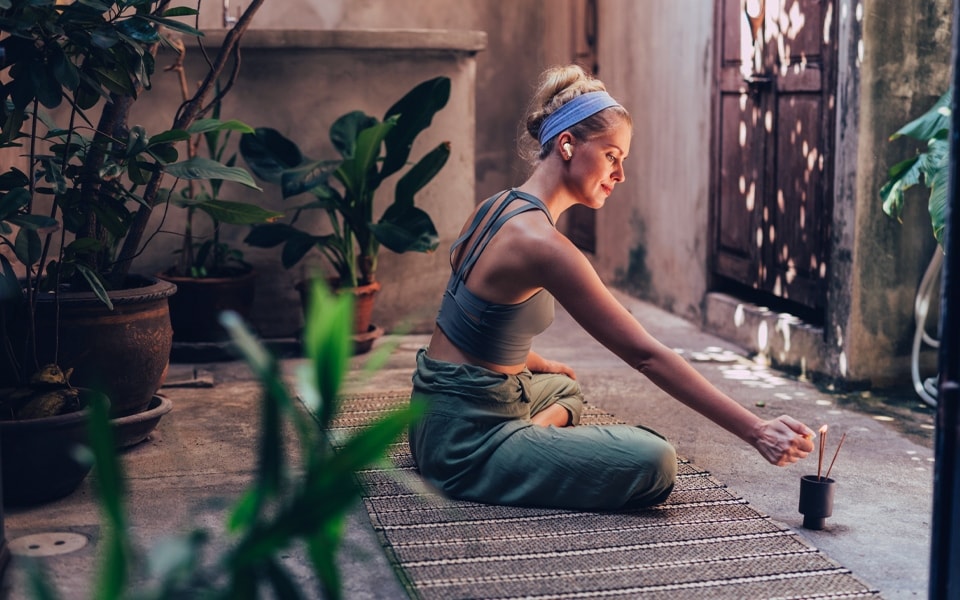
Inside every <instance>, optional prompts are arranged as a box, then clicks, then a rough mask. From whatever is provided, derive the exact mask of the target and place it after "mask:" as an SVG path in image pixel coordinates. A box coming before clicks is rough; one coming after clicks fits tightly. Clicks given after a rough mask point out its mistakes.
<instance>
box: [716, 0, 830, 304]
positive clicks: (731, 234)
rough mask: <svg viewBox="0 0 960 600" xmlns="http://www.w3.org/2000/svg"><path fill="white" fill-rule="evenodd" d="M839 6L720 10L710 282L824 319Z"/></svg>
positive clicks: (730, 1) (792, 1) (803, 3)
mask: <svg viewBox="0 0 960 600" xmlns="http://www.w3.org/2000/svg"><path fill="white" fill-rule="evenodd" d="M833 2H834V0H767V1H764V0H717V11H716V13H715V14H716V15H717V17H718V18H717V35H716V37H717V40H719V42H718V43H719V44H720V47H719V48H718V52H717V55H718V57H719V64H718V71H717V86H716V94H717V107H718V108H717V111H716V113H715V122H714V140H715V146H714V147H715V148H716V156H715V162H714V185H713V200H712V202H713V215H714V235H713V239H714V244H713V249H714V257H715V259H714V264H713V272H714V274H715V275H716V276H717V280H718V282H719V283H721V284H723V282H728V283H733V284H735V285H740V286H743V287H744V288H745V289H752V290H754V292H751V294H754V295H755V296H756V298H755V299H757V300H759V301H767V300H769V299H770V298H775V299H779V300H782V301H786V302H787V303H788V304H796V305H798V306H801V307H803V308H807V309H814V310H819V309H821V308H823V306H824V305H825V302H826V279H825V278H826V269H827V265H826V263H825V257H826V255H827V240H828V232H829V224H830V223H829V215H830V210H831V207H832V200H831V189H830V186H829V182H830V177H829V172H828V171H829V166H830V163H831V161H830V156H831V155H832V144H833V140H832V131H833V127H832V120H833V110H832V106H833V102H832V98H833V94H834V89H835V85H836V84H835V75H834V73H835V70H834V64H835V60H834V57H835V54H836V44H835V35H834V33H833V32H834V30H835V25H834V23H833V21H834V19H833Z"/></svg>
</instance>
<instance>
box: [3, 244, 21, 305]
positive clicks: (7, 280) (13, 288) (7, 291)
mask: <svg viewBox="0 0 960 600" xmlns="http://www.w3.org/2000/svg"><path fill="white" fill-rule="evenodd" d="M22 296H23V288H22V287H21V286H20V280H19V279H18V278H17V273H16V271H14V270H13V265H11V264H10V261H9V260H8V259H7V257H6V256H4V255H3V254H0V303H6V302H11V301H18V300H20V298H22Z"/></svg>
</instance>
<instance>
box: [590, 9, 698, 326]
mask: <svg viewBox="0 0 960 600" xmlns="http://www.w3.org/2000/svg"><path fill="white" fill-rule="evenodd" d="M600 6H601V20H600V30H601V32H602V34H601V36H600V52H599V53H600V56H599V62H600V65H601V66H600V69H601V72H600V76H601V78H602V79H603V80H604V81H605V82H606V84H607V87H608V88H609V89H610V91H611V93H612V94H614V95H615V96H616V97H617V99H618V100H619V101H620V102H621V103H623V104H624V106H626V107H627V109H628V110H629V111H630V113H631V114H632V115H633V120H634V132H633V143H632V147H631V151H630V156H629V157H628V158H627V160H626V163H625V170H626V176H627V179H626V182H625V183H624V184H621V185H618V186H617V192H616V195H615V196H614V197H612V198H611V200H610V202H608V203H607V205H606V206H605V207H604V209H603V210H602V211H600V212H599V213H598V215H597V219H598V227H599V235H598V248H597V256H596V265H597V268H598V270H599V271H600V273H601V275H602V276H603V277H604V278H605V279H606V280H607V281H611V282H616V283H617V284H619V285H621V286H622V287H624V288H625V289H627V290H629V291H630V292H631V293H633V294H634V295H636V296H638V297H641V298H644V299H647V300H650V301H652V302H654V303H656V304H658V305H660V306H662V307H664V308H667V309H668V310H670V311H671V312H674V313H676V314H678V315H680V316H682V317H685V318H689V319H699V317H700V314H701V309H700V304H701V301H702V299H703V295H704V293H705V292H706V285H707V273H706V267H707V250H708V231H709V227H708V220H709V196H708V190H709V179H710V154H709V152H710V106H711V81H712V72H713V31H712V28H713V8H712V3H711V2H705V1H704V0H648V1H645V2H633V1H631V0H607V1H604V2H601V3H600Z"/></svg>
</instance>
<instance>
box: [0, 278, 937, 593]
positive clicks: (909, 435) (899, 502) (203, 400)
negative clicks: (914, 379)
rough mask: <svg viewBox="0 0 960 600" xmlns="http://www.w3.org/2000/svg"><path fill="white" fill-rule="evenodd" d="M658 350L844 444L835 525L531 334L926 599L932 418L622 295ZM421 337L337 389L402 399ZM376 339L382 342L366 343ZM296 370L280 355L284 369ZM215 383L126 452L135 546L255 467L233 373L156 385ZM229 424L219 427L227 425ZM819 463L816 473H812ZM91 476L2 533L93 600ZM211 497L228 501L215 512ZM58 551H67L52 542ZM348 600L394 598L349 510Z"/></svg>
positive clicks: (594, 392)
mask: <svg viewBox="0 0 960 600" xmlns="http://www.w3.org/2000/svg"><path fill="white" fill-rule="evenodd" d="M619 297H620V299H621V301H622V302H623V303H624V304H625V305H626V306H627V307H628V308H629V309H630V310H631V311H632V312H633V314H634V315H636V317H637V318H638V319H639V320H640V322H641V323H643V324H644V325H645V326H646V327H647V328H648V329H649V330H650V331H651V332H652V333H653V334H654V335H655V336H656V337H657V338H658V339H660V340H661V341H663V342H664V343H665V344H667V345H668V346H670V347H672V348H675V349H677V350H678V351H680V352H682V353H683V355H684V356H686V357H687V358H688V360H690V361H691V362H692V363H693V364H694V365H695V366H696V367H697V369H698V370H699V371H701V372H702V373H703V374H704V375H705V376H706V377H707V378H709V379H710V380H711V381H713V382H714V384H715V385H717V386H719V387H720V388H722V389H723V390H724V391H726V392H727V393H729V394H730V395H731V396H732V397H734V398H735V399H737V400H738V401H739V402H741V403H742V404H743V405H744V406H747V407H748V408H750V409H751V410H754V411H756V412H757V413H758V414H760V415H763V416H766V417H773V416H777V415H780V414H783V413H787V414H790V415H792V416H794V417H796V418H798V419H800V420H802V421H804V422H805V423H807V424H808V425H809V426H810V427H812V428H814V429H817V428H818V427H820V426H821V425H822V424H828V425H829V427H830V429H829V432H828V438H827V452H826V454H827V457H828V458H830V457H832V455H833V451H834V450H835V449H836V445H837V443H838V442H839V440H840V436H841V435H842V434H843V433H844V432H845V433H846V434H847V438H846V441H845V442H844V445H843V448H842V450H841V452H840V454H839V456H838V458H837V461H836V464H835V466H834V468H833V472H832V473H831V477H832V478H834V479H836V480H837V487H836V498H835V504H834V513H833V516H832V517H831V518H830V519H828V520H827V527H826V528H825V529H824V530H822V531H810V530H806V529H803V528H802V527H801V523H802V516H801V515H800V514H799V513H798V512H797V501H798V496H799V479H800V477H801V476H802V475H806V474H810V473H814V474H815V473H816V470H817V460H816V456H811V457H810V458H808V459H807V460H806V461H804V462H803V463H801V464H798V465H793V466H790V467H786V468H777V467H773V466H770V465H768V464H767V463H766V462H765V461H763V460H762V459H761V458H760V456H759V454H757V453H756V452H755V451H754V450H753V449H752V448H750V447H748V446H746V445H745V444H744V443H742V442H741V441H740V440H738V439H737V438H735V437H733V436H732V435H730V434H728V433H727V432H725V431H723V430H721V429H719V428H718V427H716V426H714V425H713V424H712V423H710V422H709V421H708V420H706V419H704V418H703V417H701V416H699V415H698V414H696V413H694V412H693V411H691V410H689V409H687V408H686V407H684V406H683V405H681V404H680V403H678V402H676V401H674V400H673V399H671V398H670V397H668V396H666V395H665V394H664V393H663V392H661V391H660V390H659V389H657V388H656V387H654V386H653V385H652V384H651V383H650V382H649V381H647V380H646V379H645V378H643V377H642V376H640V375H639V374H637V373H636V372H635V371H633V370H632V369H630V368H628V367H626V366H625V365H623V364H622V363H620V362H619V360H618V359H616V358H615V357H614V356H613V355H612V354H611V353H609V352H608V351H606V350H605V349H604V348H603V347H601V346H600V345H599V344H597V343H596V342H595V341H593V340H592V339H590V338H589V337H588V336H586V334H584V333H583V332H582V330H581V329H580V328H579V327H578V326H577V325H576V324H575V323H574V322H573V321H572V319H571V318H570V317H569V316H568V315H567V314H566V313H564V312H563V311H558V314H557V319H556V321H555V323H554V325H553V326H552V327H551V328H550V329H549V330H548V331H547V332H545V333H544V334H543V335H542V336H540V337H539V338H537V340H536V342H535V346H534V347H535V349H536V350H537V351H538V352H540V353H541V354H543V355H545V356H547V357H549V358H553V359H556V360H561V361H564V362H567V363H568V364H570V365H571V366H573V367H574V368H575V369H576V371H577V373H578V378H579V380H580V382H581V385H582V386H583V388H584V391H585V393H586V395H587V399H588V401H589V402H592V403H593V404H595V405H597V406H599V407H601V408H603V409H605V410H607V411H608V412H611V413H613V414H615V415H617V416H618V417H620V418H621V419H623V420H624V421H626V422H628V423H643V424H646V425H649V426H652V427H654V428H655V429H657V430H658V431H660V432H661V433H663V434H665V435H666V436H667V437H668V438H669V439H670V440H671V441H672V442H673V443H674V444H675V446H676V447H677V450H678V452H679V453H680V454H681V455H682V456H684V457H686V458H688V459H690V460H692V461H693V462H694V463H696V464H697V465H698V466H700V467H701V468H703V469H707V470H709V471H711V472H712V473H713V474H714V476H715V477H716V478H717V479H719V480H720V481H723V482H724V483H726V484H727V485H728V486H729V487H730V488H732V489H733V490H734V491H735V492H736V493H738V494H740V495H742V496H743V497H744V498H746V499H747V500H748V501H749V502H750V503H751V504H752V505H753V506H754V507H755V508H757V509H758V510H759V511H761V512H763V513H765V514H767V515H769V516H770V517H772V518H773V519H775V520H777V521H779V522H781V523H783V524H785V525H787V526H789V527H791V528H794V529H797V530H798V531H799V532H800V534H801V535H803V536H804V537H805V538H807V539H808V540H809V541H810V542H811V543H812V544H813V545H814V546H816V547H818V548H820V549H821V550H823V551H824V552H825V553H826V554H827V555H828V556H830V557H831V558H833V559H834V560H836V561H837V562H839V563H840V564H842V565H843V566H845V567H847V568H849V569H850V570H851V571H852V572H853V573H854V574H855V575H856V576H858V577H859V578H860V579H861V580H863V581H864V582H866V583H867V584H868V585H870V586H872V587H874V588H876V589H878V590H879V591H880V592H881V594H882V596H883V597H884V598H887V599H894V600H896V599H906V598H921V597H926V595H927V572H928V562H929V543H930V526H931V525H930V514H931V505H932V498H931V495H932V467H933V462H932V461H933V451H932V437H933V425H932V423H933V411H932V410H931V409H929V408H928V407H926V406H925V405H923V404H922V403H921V402H920V401H919V400H918V399H916V398H915V397H912V393H911V392H909V391H904V392H903V393H899V392H895V393H889V394H884V395H880V394H871V393H856V394H846V395H838V394H830V393H827V392H824V391H821V390H819V389H817V388H816V387H815V386H813V385H812V384H811V383H809V382H805V381H798V380H797V379H795V378H792V377H789V376H787V375H785V374H783V373H779V372H776V371H773V370H770V369H768V368H766V367H764V366H763V365H759V364H757V363H755V362H753V361H751V360H749V359H747V358H746V357H745V356H744V355H743V352H742V351H741V350H740V349H738V348H736V347H733V346H731V345H729V344H727V343H725V342H723V341H721V340H719V339H717V338H714V337H712V336H710V335H706V334H704V333H702V332H701V331H700V330H699V328H697V327H696V326H694V325H693V324H691V323H688V322H686V321H683V320H681V319H678V318H676V317H674V316H672V315H670V314H668V313H665V312H664V311H662V310H659V309H657V308H655V307H653V306H650V305H649V304H646V303H643V302H639V301H637V300H635V299H632V298H629V297H627V296H623V295H621V296H619ZM426 340H427V336H422V335H419V336H406V337H404V338H401V339H399V340H397V341H398V342H399V345H398V346H397V348H396V350H395V351H394V352H393V354H392V355H391V357H390V358H389V360H388V361H387V363H386V364H385V365H384V367H383V368H381V369H379V370H378V371H377V372H376V373H374V374H373V375H372V376H370V377H364V376H361V374H360V371H359V367H360V366H361V365H362V364H363V362H364V361H365V359H366V357H358V358H356V359H354V362H353V366H354V370H353V371H352V372H351V374H350V386H349V387H350V390H352V391H360V390H363V391H376V390H401V389H407V388H408V387H409V385H410V383H409V382H410V374H411V369H412V365H413V360H414V354H415V352H416V350H417V349H418V348H419V347H420V346H421V345H423V344H424V343H426ZM379 343H383V341H381V342H378V344H379ZM299 362H300V361H298V360H296V359H287V360H285V361H284V366H285V368H288V369H293V368H294V367H295V366H296V365H297V364H298V363H299ZM195 369H200V374H201V375H202V376H201V378H200V379H201V380H204V379H210V380H212V382H213V383H214V385H213V386H212V387H189V386H171V387H167V388H164V390H163V393H164V394H165V395H167V396H168V397H170V398H171V399H172V400H173V402H174V409H173V412H171V413H170V414H169V415H167V416H165V417H164V418H163V420H162V421H161V422H160V425H159V426H158V428H157V429H156V430H155V431H154V432H153V434H151V436H150V438H149V439H148V440H147V441H145V442H144V443H142V444H140V445H138V446H136V447H133V448H131V449H129V450H127V451H125V452H124V454H123V458H124V464H125V468H126V471H127V473H128V477H129V495H128V498H129V500H128V505H129V507H130V520H131V523H132V527H133V533H134V536H135V539H136V540H137V541H138V542H139V544H141V545H142V546H143V547H149V546H150V545H151V544H152V543H154V542H156V541H157V540H158V539H161V538H162V537H164V536H165V535H167V534H169V533H170V532H172V531H177V530H183V529H185V528H186V527H188V526H196V525H199V526H203V527H207V528H210V529H212V530H213V531H214V532H215V537H214V540H215V542H214V544H215V545H221V544H224V543H227V540H226V539H225V538H224V536H223V535H222V534H221V532H222V527H221V524H222V521H223V517H224V514H225V506H226V505H228V504H229V501H230V500H232V499H233V498H235V497H236V496H237V494H239V493H240V491H241V490H242V489H243V488H244V486H245V485H246V483H247V482H248V481H249V476H250V473H251V469H252V466H253V460H254V453H255V449H256V422H257V408H258V400H259V391H258V387H257V385H256V383H255V382H254V381H253V380H252V376H251V375H250V373H249V371H248V370H247V368H246V366H245V365H244V364H243V363H240V362H219V363H206V364H197V365H192V364H177V365H174V366H173V368H172V370H171V374H170V379H169V382H170V383H172V384H176V383H197V382H196V381H194V379H195V378H194V373H195ZM225 415H227V416H228V417H229V418H225ZM824 468H826V467H824ZM91 480H92V477H88V478H87V480H86V481H85V482H84V483H83V484H82V485H81V487H80V489H78V490H77V491H76V492H74V493H73V494H71V495H70V496H68V497H67V498H64V499H61V500H59V501H56V502H53V503H50V504H47V505H44V506H40V507H34V508H31V509H18V510H8V511H7V512H6V537H7V540H8V541H9V542H10V543H11V546H15V545H16V544H17V542H18V540H22V538H23V537H24V536H27V535H34V534H42V533H52V534H54V535H53V538H51V539H55V538H56V537H57V536H58V535H60V536H61V537H64V536H65V539H67V540H68V541H70V542H71V543H72V542H73V541H76V540H82V542H78V543H79V544H81V545H80V547H78V548H75V549H72V551H71V552H66V553H63V554H59V555H55V556H48V557H45V558H42V559H41V561H40V562H41V564H42V565H43V567H44V569H45V570H46V572H47V573H48V576H49V578H50V580H51V581H52V582H53V583H54V584H55V585H56V586H57V588H58V589H59V591H60V594H61V597H62V598H64V599H67V600H71V599H74V598H76V599H79V598H91V597H92V595H91V591H90V590H91V583H92V580H93V574H94V571H95V568H96V556H97V545H96V544H97V540H98V538H99V535H100V529H99V523H100V517H99V513H98V510H97V505H96V503H95V502H94V499H93V494H92V489H91V484H92V481H91ZM224 499H226V500H227V501H226V502H225V501H224ZM59 547H60V548H63V547H64V546H63V545H61V546H59ZM341 559H342V569H343V575H344V591H345V598H348V599H354V598H362V599H366V598H370V599H377V598H385V599H392V598H402V597H404V594H403V591H402V589H401V588H400V586H399V584H398V583H397V581H396V578H395V577H394V575H393V573H392V572H391V570H390V567H389V565H388V564H387V561H386V560H385V558H384V557H383V555H382V553H381V552H380V551H379V545H378V543H377V541H376V538H375V536H374V535H373V532H372V530H371V528H370V525H369V522H368V521H367V520H366V514H365V512H363V511H362V510H359V509H358V510H357V511H355V512H354V514H353V515H351V518H350V520H349V527H348V535H347V539H346V540H345V544H344V548H343V552H342V554H341ZM284 564H285V565H286V566H287V567H288V568H289V569H290V570H291V572H293V573H295V575H296V577H297V578H298V580H300V581H302V582H303V583H304V585H307V586H309V585H310V582H311V581H312V574H311V573H310V570H309V568H308V567H307V566H306V565H307V564H308V563H307V561H306V560H305V557H304V556H303V552H302V551H301V550H300V549H297V548H293V549H291V551H290V552H289V553H288V554H287V555H285V557H284ZM25 589H26V588H25V582H24V575H23V559H22V558H21V557H19V556H15V557H14V561H13V563H12V567H11V568H10V569H8V572H7V575H6V577H5V580H4V583H3V587H2V588H0V592H2V594H4V597H7V598H13V599H20V598H25V597H28V596H27V594H26V591H25Z"/></svg>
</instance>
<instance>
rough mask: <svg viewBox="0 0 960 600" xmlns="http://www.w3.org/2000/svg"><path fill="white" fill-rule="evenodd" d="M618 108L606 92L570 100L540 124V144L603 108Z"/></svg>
mask: <svg viewBox="0 0 960 600" xmlns="http://www.w3.org/2000/svg"><path fill="white" fill-rule="evenodd" d="M611 106H620V104H618V103H617V101H616V100H614V99H613V98H611V97H610V94H608V93H606V92H587V93H586V94H580V95H579V96H577V97H576V98H574V99H573V100H570V101H569V102H567V103H566V104H564V105H563V106H561V107H560V108H558V109H557V110H555V111H553V112H552V113H550V115H549V116H547V118H546V119H544V120H543V123H541V124H540V135H539V136H538V137H539V138H540V144H541V145H542V144H544V143H545V142H546V141H547V140H549V139H551V138H552V137H554V136H555V135H557V134H558V133H560V132H561V131H564V130H565V129H569V128H571V127H573V126H574V125H576V124H577V123H579V122H580V121H582V120H584V119H586V118H587V117H590V116H593V115H595V114H597V113H598V112H600V111H601V110H603V109H605V108H610V107H611Z"/></svg>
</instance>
